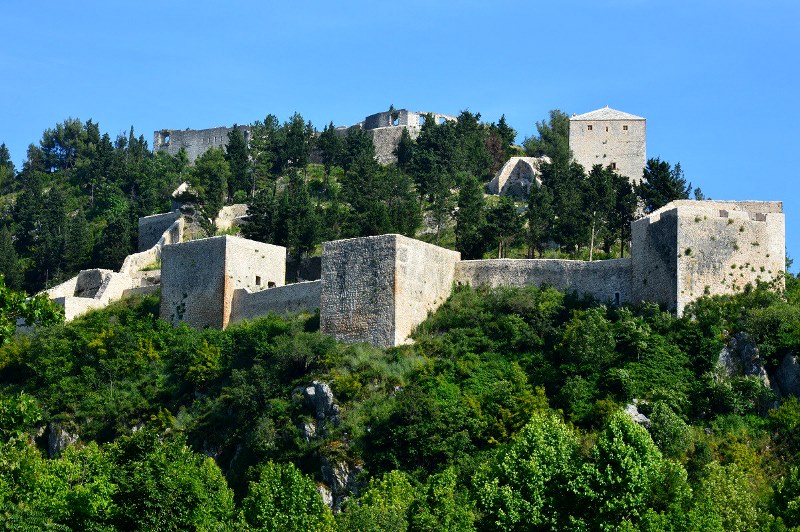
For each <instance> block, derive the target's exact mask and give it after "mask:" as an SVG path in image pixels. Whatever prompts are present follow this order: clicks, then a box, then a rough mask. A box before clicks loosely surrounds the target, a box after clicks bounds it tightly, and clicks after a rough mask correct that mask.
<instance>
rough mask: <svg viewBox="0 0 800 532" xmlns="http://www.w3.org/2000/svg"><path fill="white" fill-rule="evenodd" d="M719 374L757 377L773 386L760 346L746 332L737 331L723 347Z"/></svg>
mask: <svg viewBox="0 0 800 532" xmlns="http://www.w3.org/2000/svg"><path fill="white" fill-rule="evenodd" d="M717 374H718V376H720V377H757V378H759V379H760V380H761V382H763V383H764V386H766V387H767V388H770V387H771V383H770V380H769V376H768V375H767V370H766V369H764V361H763V360H762V359H761V356H760V353H759V350H758V346H757V345H756V344H755V342H753V340H752V339H751V338H750V337H749V336H748V335H747V334H746V333H736V334H735V335H734V336H733V338H731V339H730V340H729V341H728V345H726V346H725V347H723V348H722V351H720V353H719V360H718V361H717Z"/></svg>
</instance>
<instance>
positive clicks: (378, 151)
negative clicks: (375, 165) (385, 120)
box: [367, 127, 419, 164]
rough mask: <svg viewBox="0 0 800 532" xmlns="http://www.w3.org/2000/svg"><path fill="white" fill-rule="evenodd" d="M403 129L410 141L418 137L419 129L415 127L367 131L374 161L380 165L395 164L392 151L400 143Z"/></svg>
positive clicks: (395, 156)
mask: <svg viewBox="0 0 800 532" xmlns="http://www.w3.org/2000/svg"><path fill="white" fill-rule="evenodd" d="M404 129H407V130H408V133H409V135H411V138H412V139H416V138H417V137H419V128H416V127H408V128H406V127H382V128H378V129H370V130H367V134H369V136H370V137H372V143H373V144H374V145H375V160H377V161H378V162H379V163H380V164H390V163H394V162H397V155H395V153H394V150H396V149H397V145H398V144H399V143H400V136H401V135H402V134H403V130H404Z"/></svg>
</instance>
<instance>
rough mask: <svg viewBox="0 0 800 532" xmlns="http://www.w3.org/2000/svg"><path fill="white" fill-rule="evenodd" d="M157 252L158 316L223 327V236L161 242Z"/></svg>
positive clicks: (193, 323)
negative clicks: (159, 267)
mask: <svg viewBox="0 0 800 532" xmlns="http://www.w3.org/2000/svg"><path fill="white" fill-rule="evenodd" d="M161 256H162V263H161V318H163V319H165V320H168V321H170V322H172V323H173V324H177V323H178V322H179V321H185V322H187V323H188V324H189V325H191V326H192V327H196V328H198V329H201V328H203V327H216V328H220V329H221V328H223V327H224V325H225V322H226V313H225V310H226V309H225V304H224V297H225V292H226V278H225V237H216V238H206V239H203V240H193V241H191V242H184V243H182V244H175V245H172V246H164V249H163V250H162V251H161Z"/></svg>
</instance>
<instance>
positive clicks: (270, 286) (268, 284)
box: [267, 281, 275, 288]
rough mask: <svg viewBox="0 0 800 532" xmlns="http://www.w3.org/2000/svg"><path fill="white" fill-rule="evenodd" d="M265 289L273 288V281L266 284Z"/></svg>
mask: <svg viewBox="0 0 800 532" xmlns="http://www.w3.org/2000/svg"><path fill="white" fill-rule="evenodd" d="M267 288H275V282H274V281H269V282H268V283H267Z"/></svg>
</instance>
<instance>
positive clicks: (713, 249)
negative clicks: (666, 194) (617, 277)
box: [631, 200, 786, 314]
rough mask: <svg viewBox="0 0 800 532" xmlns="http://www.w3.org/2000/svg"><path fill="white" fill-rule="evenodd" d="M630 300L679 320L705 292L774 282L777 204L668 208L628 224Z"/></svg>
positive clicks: (780, 255) (778, 249)
mask: <svg viewBox="0 0 800 532" xmlns="http://www.w3.org/2000/svg"><path fill="white" fill-rule="evenodd" d="M631 227H632V244H631V254H632V266H633V271H632V272H631V278H632V280H633V282H632V287H633V301H635V302H638V301H655V302H658V303H662V304H664V305H666V306H667V308H669V309H670V310H673V311H676V312H677V313H678V314H682V313H683V310H684V308H685V307H686V305H687V304H688V303H690V302H692V301H694V300H695V299H697V298H699V297H701V296H703V295H705V294H707V295H716V294H730V293H733V292H736V291H739V290H741V289H742V288H744V286H745V285H746V284H756V283H757V282H759V281H761V282H775V281H777V282H778V285H779V286H778V287H779V288H782V287H783V271H784V269H785V259H786V247H785V246H786V244H785V219H784V214H783V204H782V203H781V202H779V201H773V202H767V201H692V200H678V201H673V202H672V203H669V204H668V205H666V206H664V207H662V208H661V209H659V210H657V211H655V212H653V213H651V214H650V215H648V216H646V217H644V218H642V219H640V220H637V221H635V222H633V224H632V226H631Z"/></svg>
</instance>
